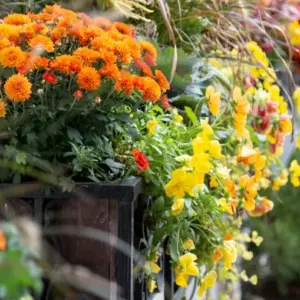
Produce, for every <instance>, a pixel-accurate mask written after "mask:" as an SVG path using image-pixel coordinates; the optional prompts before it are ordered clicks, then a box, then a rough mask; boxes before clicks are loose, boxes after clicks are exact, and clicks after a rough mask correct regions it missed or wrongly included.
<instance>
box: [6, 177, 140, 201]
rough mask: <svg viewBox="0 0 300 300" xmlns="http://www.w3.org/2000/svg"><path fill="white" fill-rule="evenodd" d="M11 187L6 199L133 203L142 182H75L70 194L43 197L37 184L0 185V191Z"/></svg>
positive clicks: (58, 193) (58, 192) (136, 179)
mask: <svg viewBox="0 0 300 300" xmlns="http://www.w3.org/2000/svg"><path fill="white" fill-rule="evenodd" d="M11 187H13V190H14V191H18V192H14V193H13V194H14V195H13V196H11V197H10V196H9V197H8V198H61V199H67V198H69V197H70V196H71V195H72V196H80V195H81V196H84V194H85V193H86V194H87V195H92V196H94V197H101V198H102V199H107V200H117V201H118V202H133V201H135V200H136V199H137V197H138V195H139V194H140V193H141V192H142V190H143V180H142V179H141V178H140V177H129V178H126V179H124V180H120V181H118V182H116V183H106V182H99V183H98V182H75V186H74V188H73V190H72V191H71V192H63V191H61V190H59V189H57V190H55V191H54V192H51V193H50V194H49V195H45V194H44V193H43V192H41V191H40V190H39V187H40V184H39V183H20V184H12V183H1V184H0V195H1V190H3V189H8V188H11Z"/></svg>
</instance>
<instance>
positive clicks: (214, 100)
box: [205, 86, 221, 116]
mask: <svg viewBox="0 0 300 300" xmlns="http://www.w3.org/2000/svg"><path fill="white" fill-rule="evenodd" d="M205 97H206V98H207V99H208V107H209V110H210V112H211V113H212V114H213V115H214V116H215V115H217V114H219V113H220V106H221V93H220V92H215V89H214V87H212V86H209V87H207V88H206V91H205Z"/></svg>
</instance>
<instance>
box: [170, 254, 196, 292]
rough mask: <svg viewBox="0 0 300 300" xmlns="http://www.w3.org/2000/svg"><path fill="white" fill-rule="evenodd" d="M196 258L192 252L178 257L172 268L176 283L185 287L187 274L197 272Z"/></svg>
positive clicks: (192, 274) (191, 274) (194, 274)
mask: <svg viewBox="0 0 300 300" xmlns="http://www.w3.org/2000/svg"><path fill="white" fill-rule="evenodd" d="M196 259H197V256H196V255H195V254H193V253H186V254H184V255H182V256H181V257H180V258H179V259H178V261H177V263H176V267H175V269H174V272H175V277H176V284H177V285H179V286H181V287H184V288H186V287H187V280H188V278H189V276H197V275H198V274H199V270H198V267H197V264H196V262H195V261H196Z"/></svg>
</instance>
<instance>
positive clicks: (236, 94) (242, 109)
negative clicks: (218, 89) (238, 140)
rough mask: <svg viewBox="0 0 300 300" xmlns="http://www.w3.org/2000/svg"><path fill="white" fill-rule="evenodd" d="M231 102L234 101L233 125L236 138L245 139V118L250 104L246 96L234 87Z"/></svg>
mask: <svg viewBox="0 0 300 300" xmlns="http://www.w3.org/2000/svg"><path fill="white" fill-rule="evenodd" d="M233 100H234V101H235V104H236V106H235V114H234V123H235V129H236V133H237V136H238V137H247V136H248V131H247V129H246V123H247V116H248V113H249V111H250V104H249V103H248V101H247V98H246V96H245V95H244V96H243V95H242V92H241V89H240V88H238V87H236V88H235V89H234V90H233Z"/></svg>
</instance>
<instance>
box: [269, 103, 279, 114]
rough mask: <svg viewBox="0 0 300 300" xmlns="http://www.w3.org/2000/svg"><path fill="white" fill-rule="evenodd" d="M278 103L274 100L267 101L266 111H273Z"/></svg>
mask: <svg viewBox="0 0 300 300" xmlns="http://www.w3.org/2000/svg"><path fill="white" fill-rule="evenodd" d="M277 106H278V103H277V102H274V101H271V100H269V101H267V103H266V109H267V112H268V113H275V112H276V109H277Z"/></svg>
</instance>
